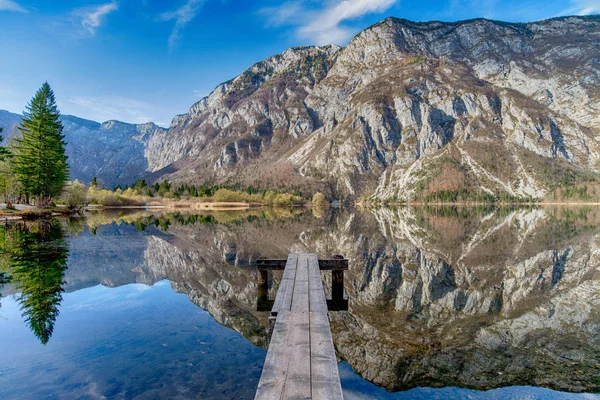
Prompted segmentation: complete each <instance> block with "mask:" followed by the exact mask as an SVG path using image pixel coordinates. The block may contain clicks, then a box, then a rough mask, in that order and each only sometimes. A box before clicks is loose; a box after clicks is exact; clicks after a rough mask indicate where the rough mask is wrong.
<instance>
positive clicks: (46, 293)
mask: <svg viewBox="0 0 600 400" xmlns="http://www.w3.org/2000/svg"><path fill="white" fill-rule="evenodd" d="M0 247H1V248H2V250H3V254H4V256H3V257H2V261H1V262H2V265H1V267H2V275H3V277H4V280H5V281H8V277H9V276H10V281H11V282H12V283H14V284H15V285H16V290H17V292H18V294H17V301H18V302H19V303H20V305H21V311H22V312H23V317H24V318H25V322H26V323H27V325H28V326H29V328H30V329H31V330H32V332H33V333H34V334H35V335H36V336H37V337H38V338H39V340H40V342H41V343H43V344H46V343H48V340H50V337H51V336H52V332H53V330H54V323H55V321H56V318H57V317H58V314H59V306H60V303H61V301H62V292H63V289H62V284H63V278H64V274H65V270H66V269H67V256H68V254H69V250H68V248H67V243H66V241H65V239H64V234H63V229H62V226H61V224H60V222H58V221H57V220H52V221H41V222H35V223H27V224H15V225H8V226H7V227H4V228H0Z"/></svg>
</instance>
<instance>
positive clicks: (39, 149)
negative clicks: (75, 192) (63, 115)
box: [13, 82, 69, 205]
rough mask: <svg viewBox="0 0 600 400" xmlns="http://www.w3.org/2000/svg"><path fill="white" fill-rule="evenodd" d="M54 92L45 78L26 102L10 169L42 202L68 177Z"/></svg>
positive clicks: (54, 194) (59, 189)
mask: <svg viewBox="0 0 600 400" xmlns="http://www.w3.org/2000/svg"><path fill="white" fill-rule="evenodd" d="M59 118H60V112H59V111H58V107H57V106H56V100H55V98H54V93H53V92H52V89H51V88H50V85H49V84H48V82H45V83H44V84H43V85H42V87H41V88H40V89H39V90H38V91H37V93H36V94H35V96H34V97H33V99H32V100H31V101H30V102H29V104H28V105H27V109H26V111H25V112H24V113H23V119H22V122H21V125H20V126H19V130H20V131H21V133H22V135H23V137H22V138H21V139H19V140H18V141H17V146H16V154H15V157H14V160H13V172H14V174H15V176H16V178H17V180H18V181H19V182H20V183H21V184H22V185H23V190H24V192H25V193H26V194H27V195H29V196H31V197H35V198H36V199H37V201H38V204H43V205H46V204H48V203H49V202H50V201H51V199H52V198H53V197H55V196H58V195H59V194H60V193H61V191H62V189H63V186H64V184H65V182H66V181H67V179H68V178H69V166H68V165H67V156H66V155H65V145H66V143H65V141H64V138H65V136H64V135H63V133H62V130H63V126H62V123H61V122H60V120H59Z"/></svg>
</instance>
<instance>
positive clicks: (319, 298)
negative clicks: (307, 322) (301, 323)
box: [308, 254, 327, 313]
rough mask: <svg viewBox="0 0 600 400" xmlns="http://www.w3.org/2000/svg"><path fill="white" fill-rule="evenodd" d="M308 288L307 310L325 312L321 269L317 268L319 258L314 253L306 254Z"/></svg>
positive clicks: (325, 304)
mask: <svg viewBox="0 0 600 400" xmlns="http://www.w3.org/2000/svg"><path fill="white" fill-rule="evenodd" d="M308 277H309V281H308V290H309V300H310V304H309V311H311V312H324V313H326V312H327V301H326V299H325V292H324V290H323V281H322V279H321V271H320V270H319V260H318V259H317V255H316V254H309V255H308Z"/></svg>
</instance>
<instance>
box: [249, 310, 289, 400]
mask: <svg viewBox="0 0 600 400" xmlns="http://www.w3.org/2000/svg"><path fill="white" fill-rule="evenodd" d="M293 325H294V322H293V320H292V318H291V315H290V312H289V311H281V312H279V314H278V316H277V322H276V324H275V329H274V330H273V336H272V337H271V343H270V345H269V350H268V351H267V358H266V359H265V364H264V366H263V370H262V374H261V376H260V382H259V384H258V389H257V391H256V397H255V398H256V399H280V398H281V396H282V394H283V392H284V388H285V382H286V379H287V374H288V364H289V359H290V355H291V353H290V352H289V346H288V342H289V340H290V334H291V332H292V329H293Z"/></svg>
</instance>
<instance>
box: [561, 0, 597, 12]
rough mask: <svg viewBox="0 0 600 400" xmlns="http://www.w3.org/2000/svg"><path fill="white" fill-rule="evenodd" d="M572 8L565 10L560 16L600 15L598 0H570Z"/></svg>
mask: <svg viewBox="0 0 600 400" xmlns="http://www.w3.org/2000/svg"><path fill="white" fill-rule="evenodd" d="M569 3H570V5H571V6H570V8H567V9H565V10H563V11H562V12H561V13H560V15H589V14H595V13H600V1H598V0H570V2H569Z"/></svg>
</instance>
